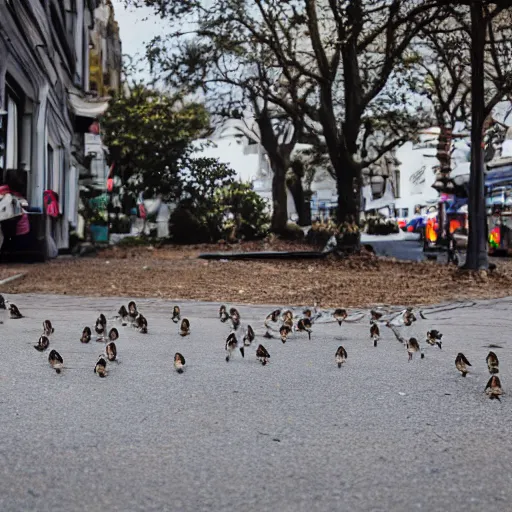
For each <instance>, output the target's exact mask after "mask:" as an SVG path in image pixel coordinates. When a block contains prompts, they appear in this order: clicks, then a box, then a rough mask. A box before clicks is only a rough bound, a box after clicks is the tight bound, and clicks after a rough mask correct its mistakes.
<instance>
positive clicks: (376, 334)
mask: <svg viewBox="0 0 512 512" xmlns="http://www.w3.org/2000/svg"><path fill="white" fill-rule="evenodd" d="M370 338H372V339H373V346H374V347H376V346H377V342H378V341H379V338H380V329H379V326H378V325H377V324H376V323H372V324H371V325H370Z"/></svg>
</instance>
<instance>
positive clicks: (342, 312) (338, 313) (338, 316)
mask: <svg viewBox="0 0 512 512" xmlns="http://www.w3.org/2000/svg"><path fill="white" fill-rule="evenodd" d="M332 316H333V317H334V319H335V320H336V321H337V322H338V324H339V325H341V324H342V323H343V320H345V319H346V318H347V316H348V314H347V310H346V309H343V308H338V309H335V310H334V313H333V314H332Z"/></svg>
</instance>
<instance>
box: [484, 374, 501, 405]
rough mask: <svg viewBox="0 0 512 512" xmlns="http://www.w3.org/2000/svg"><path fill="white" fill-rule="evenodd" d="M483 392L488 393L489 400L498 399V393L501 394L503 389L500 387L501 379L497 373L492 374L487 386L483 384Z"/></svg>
mask: <svg viewBox="0 0 512 512" xmlns="http://www.w3.org/2000/svg"><path fill="white" fill-rule="evenodd" d="M485 392H486V393H487V394H488V395H489V398H490V399H491V400H498V401H501V400H500V395H502V394H503V390H502V389H501V381H500V378H499V377H498V376H497V375H493V376H492V377H491V378H490V379H489V382H488V383H487V386H485Z"/></svg>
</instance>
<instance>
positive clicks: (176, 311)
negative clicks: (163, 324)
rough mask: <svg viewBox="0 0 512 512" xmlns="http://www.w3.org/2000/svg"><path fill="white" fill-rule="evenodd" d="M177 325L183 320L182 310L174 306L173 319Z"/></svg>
mask: <svg viewBox="0 0 512 512" xmlns="http://www.w3.org/2000/svg"><path fill="white" fill-rule="evenodd" d="M171 320H172V321H173V322H174V323H175V324H177V323H178V322H179V321H180V320H181V310H180V307H179V306H174V308H172V319H171Z"/></svg>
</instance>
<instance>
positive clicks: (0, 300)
mask: <svg viewBox="0 0 512 512" xmlns="http://www.w3.org/2000/svg"><path fill="white" fill-rule="evenodd" d="M0 309H7V308H6V307H5V299H4V296H3V295H1V294H0Z"/></svg>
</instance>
